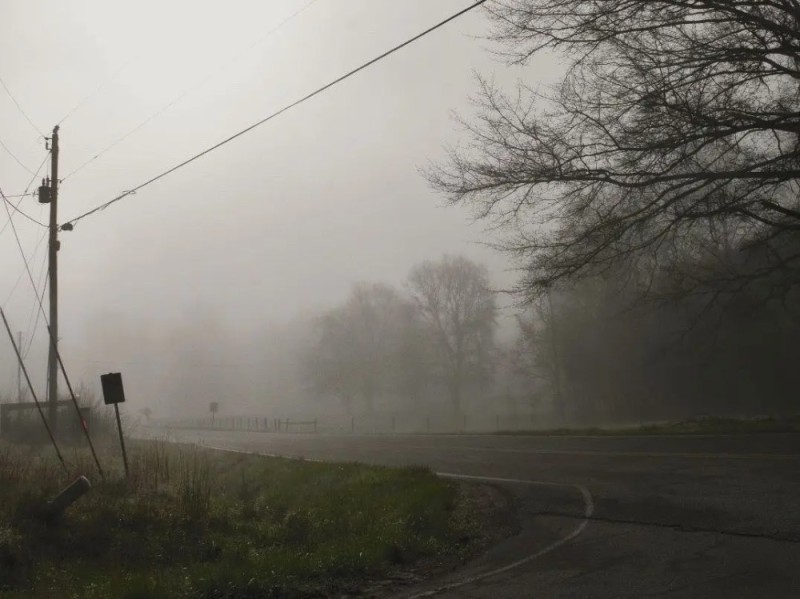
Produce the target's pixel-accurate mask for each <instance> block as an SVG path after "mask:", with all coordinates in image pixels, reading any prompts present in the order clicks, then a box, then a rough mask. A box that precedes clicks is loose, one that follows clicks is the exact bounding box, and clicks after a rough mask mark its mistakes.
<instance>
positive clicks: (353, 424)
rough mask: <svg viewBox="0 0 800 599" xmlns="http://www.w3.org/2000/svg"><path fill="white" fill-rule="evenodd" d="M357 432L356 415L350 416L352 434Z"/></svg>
mask: <svg viewBox="0 0 800 599" xmlns="http://www.w3.org/2000/svg"><path fill="white" fill-rule="evenodd" d="M354 432H356V417H355V416H350V434H353V433H354Z"/></svg>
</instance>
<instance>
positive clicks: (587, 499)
mask: <svg viewBox="0 0 800 599" xmlns="http://www.w3.org/2000/svg"><path fill="white" fill-rule="evenodd" d="M436 474H437V475H439V476H442V477H446V478H456V479H466V480H481V481H488V482H497V483H512V484H520V485H535V486H540V487H570V488H573V489H577V490H578V491H580V494H581V496H582V497H583V503H584V512H583V520H581V522H580V524H578V526H576V527H575V529H574V530H573V531H572V532H571V533H569V534H568V535H567V536H565V537H562V538H560V539H558V540H557V541H553V542H552V543H550V544H549V545H548V546H547V547H544V548H542V549H540V550H539V551H536V552H534V553H531V554H530V555H528V556H526V557H523V558H521V559H518V560H517V561H515V562H512V563H510V564H506V565H505V566H501V567H500V568H495V569H494V570H490V571H489V572H482V573H481V574H476V575H474V576H468V577H467V578H463V579H461V580H458V581H456V582H451V583H449V584H445V585H442V586H440V587H436V588H435V589H431V590H429V591H423V592H421V593H417V594H415V595H410V596H409V597H408V599H418V598H420V597H432V596H434V595H438V594H439V593H443V592H445V591H452V590H453V589H457V588H460V587H462V586H465V585H468V584H472V583H474V582H478V581H479V580H484V579H486V578H490V577H492V576H497V575H498V574H503V573H505V572H508V571H509V570H513V569H514V568H518V567H520V566H522V565H524V564H527V563H528V562H532V561H533V560H535V559H537V558H538V557H541V556H542V555H545V554H546V553H550V552H551V551H553V550H554V549H557V548H559V547H561V546H562V545H564V544H566V543H569V542H570V541H571V540H573V539H575V538H576V537H577V536H578V535H580V534H581V533H582V532H583V530H584V529H585V528H586V526H588V524H589V519H590V518H591V517H592V515H593V514H594V501H592V494H591V493H590V492H589V489H587V488H586V487H584V486H583V485H574V484H569V483H554V482H545V481H538V480H526V479H519V478H500V477H496V476H473V475H469V474H455V473H452V472H437V473H436Z"/></svg>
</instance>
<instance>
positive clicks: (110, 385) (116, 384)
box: [100, 372, 125, 406]
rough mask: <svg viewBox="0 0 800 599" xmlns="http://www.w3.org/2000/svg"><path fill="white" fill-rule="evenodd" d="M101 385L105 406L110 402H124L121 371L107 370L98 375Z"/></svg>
mask: <svg viewBox="0 0 800 599" xmlns="http://www.w3.org/2000/svg"><path fill="white" fill-rule="evenodd" d="M100 383H101V384H102V385H103V401H104V402H105V403H106V405H107V406H109V405H111V404H117V403H124V402H125V391H124V390H123V389H122V373H119V372H109V373H108V374H104V375H102V376H101V377H100Z"/></svg>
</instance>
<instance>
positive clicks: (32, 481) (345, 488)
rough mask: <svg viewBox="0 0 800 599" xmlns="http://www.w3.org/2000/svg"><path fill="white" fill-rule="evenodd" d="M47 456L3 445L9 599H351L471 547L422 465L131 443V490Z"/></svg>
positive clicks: (475, 530)
mask: <svg viewBox="0 0 800 599" xmlns="http://www.w3.org/2000/svg"><path fill="white" fill-rule="evenodd" d="M51 453H52V451H48V450H47V449H46V448H41V449H33V448H27V449H26V450H25V451H22V450H21V449H20V448H19V447H11V446H4V445H0V597H3V598H4V599H5V598H8V599H11V598H48V599H49V598H51V597H52V598H56V597H58V598H59V599H65V598H73V597H75V598H78V597H80V598H100V597H103V598H107V597H116V598H121V599H145V598H151V599H155V598H162V597H164V598H166V597H170V598H179V597H192V598H198V599H212V598H213V599H221V598H251V597H252V598H255V597H319V596H331V595H343V594H354V593H357V592H358V589H359V588H362V587H363V586H364V585H365V584H366V583H368V582H369V581H374V580H376V579H380V578H381V577H385V576H386V575H387V574H389V573H390V572H392V571H393V570H396V569H397V568H401V567H406V566H408V565H409V564H412V563H414V562H417V561H418V560H421V559H427V558H430V559H436V558H437V556H443V555H454V554H455V555H462V556H466V555H468V554H469V552H470V551H471V550H472V549H473V548H474V543H475V542H476V539H478V538H479V536H480V530H479V529H480V525H479V518H478V515H477V514H476V513H475V512H474V510H470V509H469V507H468V506H467V507H465V505H466V504H468V503H469V502H463V501H461V499H460V493H459V487H458V485H457V484H456V483H453V482H451V481H444V480H441V479H439V478H437V477H436V476H435V475H434V474H433V473H431V472H430V471H429V470H427V469H424V468H404V469H390V468H382V467H374V466H365V465H360V464H321V463H311V462H302V461H294V460H284V459H280V458H267V457H261V456H252V455H244V454H233V453H222V452H215V451H212V450H204V449H199V448H194V447H190V446H179V445H172V444H167V443H164V442H139V443H134V444H132V447H131V450H130V465H131V477H130V479H129V480H128V481H125V480H124V479H122V478H121V474H120V473H119V472H112V473H109V474H108V475H107V482H102V481H99V480H96V479H97V476H96V475H92V473H93V468H92V463H91V462H90V461H89V460H88V455H87V454H86V453H85V452H79V451H76V452H72V453H69V452H68V453H67V455H66V457H67V459H68V463H69V464H70V466H71V469H73V470H74V472H73V474H72V475H71V476H69V477H68V476H65V475H64V473H63V472H62V471H61V469H60V466H59V465H58V463H57V462H56V461H55V460H54V459H53V458H52V457H51ZM104 462H105V463H106V464H108V463H109V460H108V459H106V460H104ZM79 473H86V474H87V475H88V476H89V477H90V478H91V479H92V481H93V482H94V485H95V486H94V488H93V489H92V490H91V491H90V492H89V493H88V494H87V495H86V496H85V497H83V498H82V499H80V500H79V501H78V502H77V503H76V504H75V505H73V506H72V507H71V508H69V510H68V511H67V513H66V514H65V515H64V517H63V518H62V519H61V520H60V521H58V522H55V523H51V524H47V523H46V522H45V518H44V517H43V516H44V510H45V506H46V502H47V501H48V500H49V499H50V498H52V497H53V496H54V495H55V494H56V493H57V492H58V490H59V489H60V488H63V486H65V485H66V484H67V483H68V482H70V481H71V480H72V478H74V476H76V475H77V474H79Z"/></svg>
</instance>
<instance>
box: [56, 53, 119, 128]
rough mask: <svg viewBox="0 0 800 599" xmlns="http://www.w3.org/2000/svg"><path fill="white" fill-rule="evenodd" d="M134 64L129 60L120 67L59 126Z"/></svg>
mask: <svg viewBox="0 0 800 599" xmlns="http://www.w3.org/2000/svg"><path fill="white" fill-rule="evenodd" d="M132 62H133V58H131V59H129V60H127V61H126V62H125V64H123V65H122V66H120V67H119V68H118V69H117V70H115V71H114V72H113V73H111V74H110V75H109V76H108V77H106V78H105V79H104V80H103V82H102V83H101V84H100V85H98V86H97V88H95V90H94V91H93V92H92V93H90V94H89V95H88V96H85V97H84V98H83V99H82V100H80V101H79V102H78V103H77V104H75V106H73V107H72V108H70V109H69V110H68V111H67V114H65V115H64V116H63V117H61V120H60V121H58V125H61V124H62V123H63V122H64V121H66V120H67V119H68V118H69V117H71V116H72V115H73V114H75V113H76V112H77V111H78V110H79V109H81V108H83V106H84V105H85V104H86V103H87V102H89V100H92V99H93V98H94V97H95V96H97V94H99V93H100V92H101V91H103V90H104V89H105V88H106V86H107V85H108V84H109V83H110V82H111V81H113V80H114V78H115V77H116V76H117V75H119V74H120V73H121V72H122V71H124V70H125V69H127V68H128V67H129V66H130V65H131V63H132Z"/></svg>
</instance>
